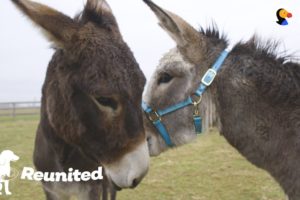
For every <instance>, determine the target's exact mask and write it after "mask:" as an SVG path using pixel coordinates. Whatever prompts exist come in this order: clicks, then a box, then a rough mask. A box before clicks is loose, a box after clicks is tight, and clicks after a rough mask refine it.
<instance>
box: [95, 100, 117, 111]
mask: <svg viewBox="0 0 300 200" xmlns="http://www.w3.org/2000/svg"><path fill="white" fill-rule="evenodd" d="M96 100H97V102H98V103H99V104H100V105H102V106H105V107H111V108H112V109H114V110H116V109H117V108H118V103H117V102H116V101H115V100H114V99H113V98H109V97H98V98H96Z"/></svg>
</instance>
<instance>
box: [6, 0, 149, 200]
mask: <svg viewBox="0 0 300 200" xmlns="http://www.w3.org/2000/svg"><path fill="white" fill-rule="evenodd" d="M12 2H13V3H14V4H15V5H16V6H17V8H19V9H20V10H21V11H22V12H23V13H24V14H25V15H26V16H28V17H29V18H30V19H31V20H32V21H33V22H34V23H35V24H36V25H38V26H39V27H40V28H42V30H43V31H44V33H45V35H46V37H47V38H48V39H49V40H50V41H51V42H52V43H53V44H54V46H55V49H56V52H55V54H54V56H53V58H52V60H51V62H50V63H49V66H48V70H47V75H46V80H45V83H44V86H43V96H42V106H41V120H40V123H39V127H38V130H37V134H36V141H35V149H34V164H35V166H36V168H37V170H39V171H41V172H58V173H62V172H68V171H69V170H70V169H72V170H74V171H75V170H79V171H80V172H85V173H86V172H93V171H96V170H97V169H98V167H99V166H100V165H101V166H104V168H105V172H106V178H107V179H106V182H105V183H107V182H109V184H112V185H113V186H114V188H117V189H121V188H134V187H136V186H137V185H138V184H139V183H140V181H141V180H142V179H143V177H144V176H145V175H146V173H147V171H148V166H149V153H148V148H147V142H146V135H145V131H144V127H143V118H142V115H143V112H142V109H141V107H140V105H141V102H142V93H143V89H144V85H145V77H144V75H143V73H142V71H141V70H140V68H139V65H138V64H137V62H136V60H135V58H134V56H133V54H132V52H131V51H130V49H129V47H128V46H127V44H126V43H125V42H124V41H123V39H122V36H121V33H120V31H119V28H118V24H117V22H116V19H115V17H114V16H113V14H112V11H111V9H110V7H109V5H108V4H107V2H106V1H105V0H88V1H87V3H86V5H85V8H84V10H83V12H82V13H81V14H80V15H78V16H77V17H76V18H74V19H72V18H70V17H68V16H66V15H64V14H62V13H60V12H58V11H56V10H54V9H52V8H49V7H47V6H45V5H42V4H39V3H36V2H33V1H29V0H12ZM68 177H69V176H68ZM102 183H103V181H101V180H90V181H78V182H76V181H70V182H63V181H62V182H47V181H46V180H45V181H44V182H42V184H43V189H44V191H45V194H46V198H47V199H48V200H64V199H70V198H71V197H72V196H76V197H77V198H78V199H82V200H96V199H99V197H100V195H101V187H102V186H103V188H104V195H103V198H104V199H105V198H107V194H106V190H107V186H106V185H102ZM112 197H113V198H114V194H112Z"/></svg>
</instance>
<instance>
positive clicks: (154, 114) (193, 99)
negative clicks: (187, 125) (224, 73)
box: [142, 50, 229, 147]
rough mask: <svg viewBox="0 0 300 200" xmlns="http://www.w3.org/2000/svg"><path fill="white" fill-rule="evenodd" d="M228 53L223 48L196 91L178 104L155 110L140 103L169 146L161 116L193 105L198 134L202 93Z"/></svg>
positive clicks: (200, 122)
mask: <svg viewBox="0 0 300 200" xmlns="http://www.w3.org/2000/svg"><path fill="white" fill-rule="evenodd" d="M228 54H229V51H228V50H224V51H223V52H222V53H221V55H220V56H219V58H218V59H217V61H216V62H215V63H214V65H213V66H212V67H211V68H210V69H209V70H208V71H207V72H206V73H205V75H204V76H203V78H202V80H201V84H200V86H199V88H198V89H197V91H196V92H195V93H194V94H192V95H191V96H189V97H188V98H187V99H186V100H184V101H182V102H180V103H178V104H175V105H173V106H170V107H168V108H165V109H163V110H155V109H152V108H151V107H150V106H149V105H147V103H145V102H143V103H142V107H143V110H144V112H145V113H146V114H147V116H148V119H149V120H150V121H151V122H152V124H153V125H154V126H155V127H156V129H157V130H158V132H159V133H160V135H161V137H162V138H163V139H164V141H165V142H166V144H167V145H168V146H169V147H173V146H174V144H173V143H172V141H171V138H170V135H169V133H168V131H167V129H166V127H165V126H164V124H163V122H162V117H163V116H165V115H168V114H170V113H172V112H175V111H177V110H180V109H182V108H185V107H187V106H190V105H193V106H194V107H195V111H194V114H193V120H194V125H195V130H196V133H197V134H200V133H201V132H202V118H201V116H200V112H199V104H200V103H201V100H202V95H203V93H204V92H205V91H206V88H207V87H208V86H210V85H211V84H212V82H213V81H214V79H215V77H216V75H217V73H218V71H219V70H220V69H221V67H222V64H223V63H224V61H225V59H226V58H227V56H228Z"/></svg>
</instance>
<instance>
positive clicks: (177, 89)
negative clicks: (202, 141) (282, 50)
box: [144, 0, 300, 200]
mask: <svg viewBox="0 0 300 200" xmlns="http://www.w3.org/2000/svg"><path fill="white" fill-rule="evenodd" d="M144 2H145V3H146V4H147V5H148V6H150V8H151V9H152V10H153V11H154V13H155V14H156V16H157V17H158V19H159V21H160V26H161V27H162V28H163V29H164V30H165V31H166V32H167V33H168V34H169V35H170V36H171V37H172V38H173V39H174V40H175V42H176V43H177V48H175V49H173V50H171V51H170V52H169V53H167V54H166V55H165V56H164V57H163V58H162V60H161V62H160V65H159V66H158V68H157V70H156V72H155V74H154V76H153V77H152V79H151V81H150V84H149V87H148V89H147V91H146V94H145V102H146V104H147V105H146V106H145V108H144V109H145V111H146V113H147V115H148V118H149V119H150V120H147V119H146V120H145V121H146V124H145V127H146V132H147V135H148V145H149V149H150V153H151V155H152V156H156V155H159V154H160V153H161V152H163V151H165V150H167V148H168V147H169V146H178V145H182V144H185V143H187V142H190V141H192V140H194V139H195V138H196V134H195V128H197V126H196V127H195V124H196V125H197V123H195V116H196V117H199V119H200V117H202V118H203V120H204V123H203V128H204V129H206V128H207V127H208V125H209V124H212V122H213V121H216V122H217V126H218V128H219V130H220V133H221V134H222V135H223V136H224V137H225V138H226V139H227V141H228V142H229V143H230V144H231V145H232V146H233V147H235V148H236V149H237V150H238V151H239V152H240V153H241V154H242V155H243V156H245V157H246V158H247V159H248V160H249V161H250V162H251V163H253V164H254V165H256V166H257V167H259V168H262V169H264V170H266V171H268V172H269V173H270V174H271V175H272V176H273V177H274V178H275V180H276V181H277V182H278V183H279V184H280V185H281V187H282V188H283V190H284V191H285V193H286V194H287V195H288V197H289V199H290V200H299V199H300V65H299V64H297V63H293V62H287V61H286V59H285V58H284V57H277V56H276V55H275V53H274V52H275V50H276V45H274V43H272V42H267V43H262V42H260V41H258V39H257V38H256V37H253V38H252V39H250V40H249V41H248V42H245V43H239V44H237V45H235V46H234V48H233V49H232V51H231V52H229V54H228V52H227V51H224V49H226V48H227V46H228V44H227V41H226V39H225V38H224V37H221V36H220V34H219V32H218V31H217V30H216V29H208V30H203V29H202V30H200V31H199V32H198V31H196V30H195V29H194V28H193V27H192V26H191V25H189V24H188V23H187V22H185V21H184V20H183V19H182V18H180V17H179V16H177V15H175V14H173V13H171V12H169V11H167V10H164V9H162V8H160V7H159V6H157V5H155V4H154V3H153V2H152V1H149V0H144ZM216 61H217V62H216ZM213 64H214V67H213V68H210V67H211V66H212V65H213ZM216 74H217V75H216ZM202 77H203V79H202ZM214 77H215V80H214V81H213V78H214ZM212 81H213V82H212ZM211 82H212V83H211ZM210 84H211V85H210ZM199 85H201V86H200V88H199ZM208 85H210V87H207V86H208ZM186 99H188V101H187V100H186ZM201 100H202V101H201ZM182 102H189V103H186V104H184V103H182ZM174 105H175V106H174ZM183 105H185V106H183ZM195 114H196V115H195ZM199 114H200V115H199ZM193 119H194V120H193ZM193 121H194V122H193ZM199 123H201V122H199V121H198V126H199ZM163 138H164V139H163ZM170 142H171V144H168V143H170Z"/></svg>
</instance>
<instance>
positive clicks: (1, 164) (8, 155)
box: [0, 150, 19, 195]
mask: <svg viewBox="0 0 300 200" xmlns="http://www.w3.org/2000/svg"><path fill="white" fill-rule="evenodd" d="M17 160H19V156H17V155H15V154H14V152H12V151H10V150H5V151H3V152H2V153H1V154H0V195H2V188H3V186H4V191H5V194H6V195H11V194H12V193H11V192H10V191H9V181H10V179H11V178H12V177H11V175H12V168H11V167H10V163H11V162H15V161H17Z"/></svg>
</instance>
